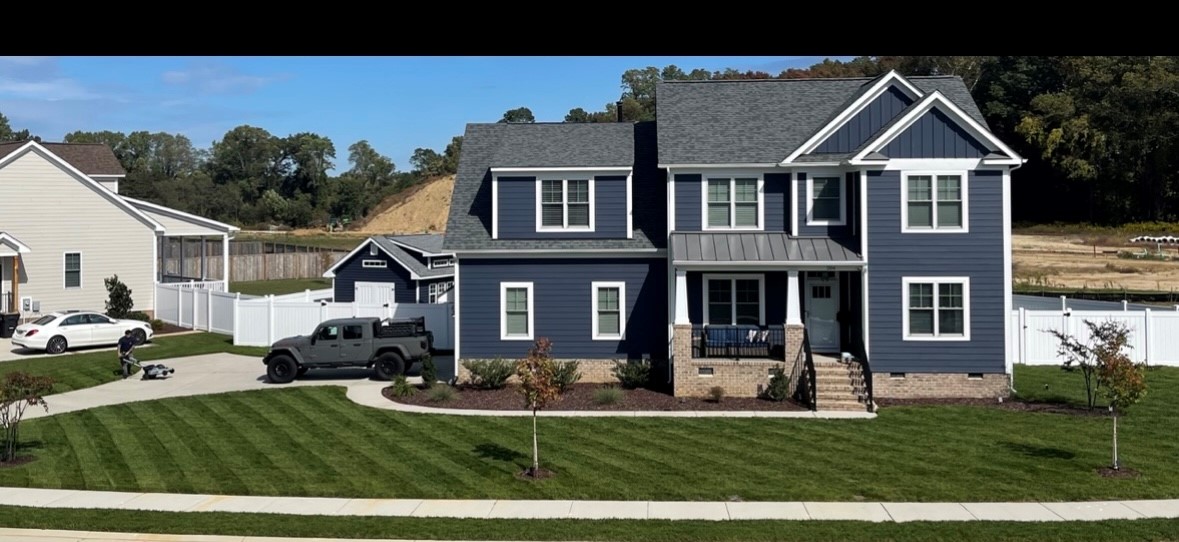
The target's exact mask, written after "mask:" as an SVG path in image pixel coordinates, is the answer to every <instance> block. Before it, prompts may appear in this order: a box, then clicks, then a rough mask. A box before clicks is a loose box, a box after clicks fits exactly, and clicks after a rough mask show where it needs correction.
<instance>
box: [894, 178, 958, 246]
mask: <svg viewBox="0 0 1179 542" xmlns="http://www.w3.org/2000/svg"><path fill="white" fill-rule="evenodd" d="M938 175H958V176H959V177H961V178H962V188H961V190H962V227H960V228H951V227H946V226H943V227H940V228H939V227H938V225H937V176H938ZM911 176H917V177H926V176H928V177H931V178H932V179H933V185H932V186H931V191H932V197H933V209H931V212H932V213H933V215H932V216H933V226H932V227H929V228H914V227H910V226H909V177H911ZM901 233H970V172H969V171H965V170H922V171H904V172H901Z"/></svg>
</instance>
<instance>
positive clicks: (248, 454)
mask: <svg viewBox="0 0 1179 542" xmlns="http://www.w3.org/2000/svg"><path fill="white" fill-rule="evenodd" d="M263 393H266V392H263ZM168 400H171V401H183V402H184V404H186V405H188V406H189V409H190V410H191V411H192V413H193V416H194V419H196V420H200V421H201V422H202V423H203V424H208V425H211V426H213V427H214V428H215V429H216V431H213V430H210V431H209V434H208V437H213V438H207V439H205V442H206V443H208V444H209V445H210V447H211V448H212V449H213V450H214V452H215V453H216V455H217V456H218V457H219V458H220V459H221V460H222V461H223V465H224V468H226V469H229V470H230V471H232V472H233V474H234V475H235V476H236V477H237V478H238V479H239V480H241V482H242V484H244V488H243V489H244V493H245V494H247V495H280V494H283V493H282V492H283V489H284V488H282V487H278V486H276V485H275V482H277V481H279V480H278V476H277V475H276V473H279V472H281V469H280V468H279V467H278V466H277V465H275V464H274V463H273V462H272V461H271V458H270V455H269V454H268V453H266V450H263V449H260V448H258V447H257V446H256V445H255V444H254V443H253V441H251V440H250V438H249V437H248V436H247V435H245V434H242V432H241V430H240V429H241V428H240V427H239V426H237V425H235V424H234V423H233V422H232V420H230V419H228V418H227V417H226V416H224V415H223V414H222V413H221V412H218V410H217V409H214V408H213V407H212V406H211V405H212V404H225V403H228V404H230V405H231V406H230V409H229V410H230V411H232V403H234V402H235V401H234V399H233V394H228V393H223V394H219V395H198V396H193V397H185V398H181V399H168ZM247 433H253V431H248V432H247ZM198 435H200V433H195V434H193V435H191V436H190V437H189V438H190V440H191V439H199V438H200V437H199V436H198ZM259 471H264V472H266V473H269V475H260V474H259Z"/></svg>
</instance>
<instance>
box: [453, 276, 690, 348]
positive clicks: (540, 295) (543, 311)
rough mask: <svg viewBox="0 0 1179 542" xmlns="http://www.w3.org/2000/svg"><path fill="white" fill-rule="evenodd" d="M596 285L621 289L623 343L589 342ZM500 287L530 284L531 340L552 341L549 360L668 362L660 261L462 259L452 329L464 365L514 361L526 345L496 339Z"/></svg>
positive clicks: (498, 325) (664, 288)
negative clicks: (456, 316)
mask: <svg viewBox="0 0 1179 542" xmlns="http://www.w3.org/2000/svg"><path fill="white" fill-rule="evenodd" d="M595 281H606V282H625V283H626V305H625V310H626V328H625V330H626V332H625V338H624V339H622V340H603V341H595V340H592V337H591V336H592V329H593V328H592V320H591V318H592V317H593V308H594V299H593V293H592V286H591V283H593V282H595ZM502 282H531V283H532V292H533V300H532V304H533V311H535V314H533V315H532V320H533V323H534V325H535V326H536V329H534V330H533V333H532V336H533V339H539V338H541V337H547V338H548V339H549V340H551V341H552V342H553V356H554V357H556V358H559V359H627V358H639V357H642V356H644V355H649V356H651V358H652V359H663V358H666V357H667V260H665V259H646V258H600V259H571V258H570V259H565V258H559V259H547V258H540V259H524V258H511V259H508V258H502V259H500V258H497V259H475V258H470V259H463V261H462V265H461V266H460V267H459V284H460V288H461V292H460V295H461V296H462V297H461V299H460V301H459V303H460V305H459V307H460V310H459V323H458V329H459V331H458V333H460V334H461V337H462V346H461V348H462V350H461V352H462V357H463V359H481V358H484V359H486V358H494V357H496V356H503V357H504V358H507V359H518V358H520V357H523V356H524V355H525V354H526V353H527V352H528V349H529V348H530V347H531V346H532V342H531V341H527V340H511V341H504V340H501V339H500V318H501V315H500V283H502Z"/></svg>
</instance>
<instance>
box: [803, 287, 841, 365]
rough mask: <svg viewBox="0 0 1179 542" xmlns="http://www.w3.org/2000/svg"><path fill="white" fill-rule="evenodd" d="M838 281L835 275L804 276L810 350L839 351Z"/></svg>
mask: <svg viewBox="0 0 1179 542" xmlns="http://www.w3.org/2000/svg"><path fill="white" fill-rule="evenodd" d="M838 311H839V280H838V278H837V277H836V275H835V273H833V272H830V271H827V272H819V273H808V274H807V276H806V330H807V335H808V336H809V337H810V341H811V350H813V351H815V352H838V351H839V322H838V321H837V320H836V319H835V315H836V313H837V312H838Z"/></svg>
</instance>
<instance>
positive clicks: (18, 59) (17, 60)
mask: <svg viewBox="0 0 1179 542" xmlns="http://www.w3.org/2000/svg"><path fill="white" fill-rule="evenodd" d="M51 61H53V57H51V56H0V64H7V65H11V66H39V65H41V64H45V63H47V62H51Z"/></svg>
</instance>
